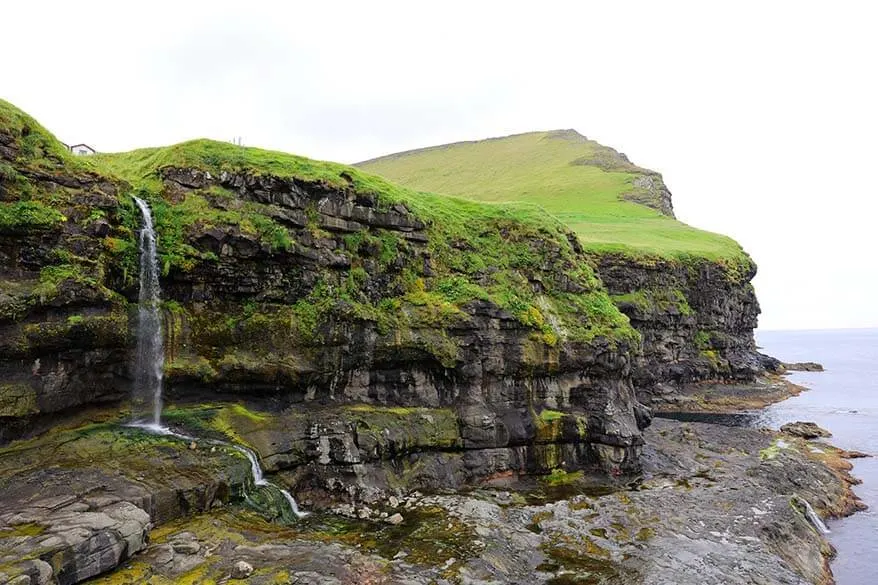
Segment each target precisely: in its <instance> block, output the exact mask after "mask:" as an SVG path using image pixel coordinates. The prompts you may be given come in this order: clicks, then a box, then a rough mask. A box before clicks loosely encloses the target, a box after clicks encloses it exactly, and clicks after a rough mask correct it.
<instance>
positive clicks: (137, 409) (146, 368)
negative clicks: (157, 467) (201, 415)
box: [131, 197, 308, 518]
mask: <svg viewBox="0 0 878 585" xmlns="http://www.w3.org/2000/svg"><path fill="white" fill-rule="evenodd" d="M134 202H135V203H137V207H138V208H139V209H140V214H141V216H142V218H143V219H142V224H141V226H140V295H139V297H138V308H137V357H136V361H135V363H134V391H133V394H132V400H131V402H132V406H131V410H132V419H133V422H132V423H131V426H133V427H138V428H141V429H144V430H146V431H149V432H151V433H156V434H159V435H170V436H173V437H177V438H178V439H183V440H184V441H194V440H196V439H195V437H190V436H189V435H183V434H181V433H177V432H174V431H172V430H171V429H169V428H168V427H163V426H162V424H161V422H162V373H163V370H164V366H165V352H164V347H163V343H162V339H163V338H162V335H163V333H162V314H161V311H160V310H159V301H160V300H161V292H162V290H161V285H160V284H159V259H158V252H157V251H156V233H155V227H154V225H153V221H152V213H151V212H150V210H149V205H147V204H146V202H145V201H143V200H142V199H138V198H137V197H135V198H134ZM150 407H151V408H150ZM150 410H151V411H152V412H151V413H150ZM150 415H151V416H150ZM208 443H213V444H216V445H228V443H225V442H223V441H208ZM231 447H232V448H234V449H236V450H237V451H238V452H240V453H243V454H244V455H245V456H246V457H247V459H248V460H249V461H250V470H251V472H252V473H253V483H254V484H255V485H256V486H257V487H261V486H271V487H273V488H274V489H276V490H279V491H280V493H281V494H283V496H284V498H285V499H286V501H287V503H288V504H289V506H290V510H291V511H292V512H293V514H295V515H296V517H298V518H303V517H305V516H307V515H308V513H307V512H303V511H301V510H299V505H298V504H297V503H296V499H295V498H294V497H293V496H292V494H290V492H288V491H287V490H285V489H283V488H281V487H280V486H278V485H276V484H273V483H271V482H270V481H268V480H267V479H265V476H264V474H263V472H262V467H261V466H260V465H259V458H258V457H257V456H256V453H255V452H254V451H253V450H251V449H248V448H247V447H242V446H240V445H231Z"/></svg>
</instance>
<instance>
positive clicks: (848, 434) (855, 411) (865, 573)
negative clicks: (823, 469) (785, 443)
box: [756, 329, 878, 585]
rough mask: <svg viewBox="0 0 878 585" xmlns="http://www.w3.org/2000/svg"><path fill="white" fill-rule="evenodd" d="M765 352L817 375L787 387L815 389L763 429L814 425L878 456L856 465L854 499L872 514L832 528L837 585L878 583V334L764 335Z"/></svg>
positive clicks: (771, 416)
mask: <svg viewBox="0 0 878 585" xmlns="http://www.w3.org/2000/svg"><path fill="white" fill-rule="evenodd" d="M756 338H757V342H758V343H759V345H760V346H761V347H762V348H763V350H764V352H765V353H767V354H769V355H772V356H774V357H776V358H778V359H781V360H783V361H786V362H797V361H816V362H820V363H821V364H823V365H824V366H825V367H826V371H825V372H820V373H807V372H802V373H795V374H792V375H791V376H790V380H792V381H793V382H795V383H797V384H801V385H803V386H806V387H807V388H810V391H808V392H803V393H802V394H801V395H799V396H796V397H795V398H790V399H789V400H785V401H784V402H781V403H779V404H775V405H774V406H770V407H769V408H767V409H766V410H765V411H763V412H762V413H760V419H761V421H760V422H761V423H762V424H763V425H765V426H770V427H773V428H777V427H779V426H780V425H782V424H783V423H785V422H790V421H795V420H811V421H814V422H816V423H817V424H819V425H820V426H822V427H823V428H825V429H828V430H830V431H831V432H832V435H833V436H832V438H831V439H830V441H831V442H832V443H833V444H834V445H836V446H838V447H842V448H844V449H856V450H858V451H866V452H867V453H871V454H873V455H876V457H874V458H870V459H855V460H853V464H854V475H855V476H856V477H859V478H860V479H862V480H863V484H862V485H860V486H857V487H856V488H855V491H856V492H857V494H858V495H859V496H860V497H861V498H862V499H863V501H865V502H866V503H867V504H868V505H869V506H870V509H869V510H868V511H866V512H860V513H858V514H855V515H854V516H851V517H850V518H845V519H843V520H838V521H834V522H831V523H830V524H829V528H830V529H831V530H832V534H831V535H830V540H831V541H832V543H833V544H834V545H835V546H836V548H837V549H838V558H837V559H836V560H835V561H834V562H833V564H832V570H833V572H834V573H835V578H836V581H837V583H838V585H866V584H870V583H878V329H846V330H835V331H760V332H757V335H756Z"/></svg>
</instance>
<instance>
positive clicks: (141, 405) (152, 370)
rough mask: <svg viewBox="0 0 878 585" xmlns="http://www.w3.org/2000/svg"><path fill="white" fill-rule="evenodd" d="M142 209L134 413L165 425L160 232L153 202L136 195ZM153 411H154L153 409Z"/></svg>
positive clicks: (147, 421)
mask: <svg viewBox="0 0 878 585" xmlns="http://www.w3.org/2000/svg"><path fill="white" fill-rule="evenodd" d="M134 202H135V203H137V207H138V208H140V214H141V216H142V218H143V219H142V223H141V226H140V295H139V297H138V308H137V357H136V361H135V364H134V391H133V396H132V414H133V417H134V419H135V420H136V421H138V422H140V423H142V424H150V425H155V426H156V427H160V426H161V417H162V370H163V369H164V361H165V353H164V348H163V347H162V317H161V311H160V310H159V301H160V300H161V288H160V285H159V261H158V253H157V252H156V233H155V228H154V226H153V221H152V213H151V212H150V209H149V205H147V204H146V202H145V201H143V200H142V199H138V198H137V197H135V198H134ZM150 410H151V412H150Z"/></svg>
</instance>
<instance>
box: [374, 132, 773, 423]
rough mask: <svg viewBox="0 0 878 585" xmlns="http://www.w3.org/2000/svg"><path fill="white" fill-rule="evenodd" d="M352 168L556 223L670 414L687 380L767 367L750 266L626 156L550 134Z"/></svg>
mask: <svg viewBox="0 0 878 585" xmlns="http://www.w3.org/2000/svg"><path fill="white" fill-rule="evenodd" d="M357 166H358V167H360V168H363V169H365V170H369V171H371V172H375V173H378V174H380V175H383V176H385V177H387V178H389V179H390V180H393V181H396V182H399V183H401V184H403V185H407V186H409V187H412V188H415V189H423V190H427V191H434V192H439V193H448V194H451V195H456V196H461V197H467V198H470V199H473V200H479V201H491V202H509V201H519V202H529V203H533V204H538V205H540V206H542V207H543V208H544V209H546V210H547V211H548V212H549V213H551V214H552V215H554V216H556V217H558V218H559V219H560V220H561V221H563V222H564V223H565V225H567V226H568V227H570V228H571V229H572V230H573V231H574V232H575V233H576V235H577V237H578V245H580V246H581V247H582V249H583V251H584V253H585V254H586V256H587V257H588V259H589V263H590V265H591V266H592V268H593V269H594V270H595V273H596V275H597V276H598V278H599V279H600V280H601V282H602V283H603V284H604V285H605V286H606V288H607V290H608V292H609V293H610V295H611V298H612V299H613V301H614V302H615V303H616V305H617V306H618V308H619V310H620V311H621V312H623V313H624V314H625V315H626V316H628V318H629V319H630V322H631V325H632V326H633V327H634V328H635V329H636V330H637V331H638V332H639V333H640V334H641V339H642V344H641V346H640V348H639V349H640V351H639V352H638V355H637V356H636V358H635V361H634V364H633V368H632V375H633V380H634V383H635V385H636V388H637V391H638V396H639V398H640V400H641V401H642V402H644V403H645V404H649V405H651V406H654V407H658V408H668V407H669V408H676V407H677V406H676V405H675V403H674V402H673V400H674V399H676V397H677V396H676V393H677V392H679V391H680V390H681V389H682V388H683V387H685V386H687V385H689V384H692V383H698V382H703V381H719V382H730V381H743V382H751V381H753V380H754V379H755V378H756V377H757V376H759V375H760V374H762V373H765V372H766V371H772V370H774V369H776V367H777V362H776V360H773V359H772V358H768V357H766V356H763V355H761V354H760V353H759V352H758V351H757V349H756V346H755V343H754V339H753V329H754V328H755V327H756V324H757V317H758V314H759V304H758V303H757V301H756V297H755V294H754V292H753V287H752V285H751V284H750V281H751V280H752V278H753V276H755V274H756V265H755V264H754V263H753V261H752V260H751V259H750V257H749V256H748V255H747V254H746V253H745V252H744V251H743V250H742V249H741V247H740V246H739V245H738V244H737V243H736V242H734V241H733V240H731V239H730V238H727V237H725V236H721V235H719V234H714V233H710V232H705V231H702V230H698V229H695V228H692V227H690V226H688V225H686V224H683V223H682V222H680V221H677V220H676V219H675V218H674V214H673V204H672V201H671V194H670V191H669V190H668V189H667V187H666V186H665V184H664V182H663V180H662V177H661V175H659V174H658V173H655V172H653V171H649V170H647V169H643V168H640V167H637V166H636V165H634V164H632V163H631V162H630V161H629V160H628V158H627V157H626V156H625V155H624V154H621V153H618V152H616V151H615V150H613V149H611V148H608V147H606V146H602V145H600V144H598V143H596V142H594V141H592V140H589V139H587V138H586V137H584V136H582V135H580V134H578V133H577V132H575V131H573V130H555V131H550V132H531V133H527V134H519V135H513V136H507V137H504V138H492V139H488V140H482V141H475V142H461V143H455V144H448V145H444V146H437V147H431V148H426V149H421V150H413V151H408V152H402V153H398V154H392V155H389V156H385V157H381V158H378V159H374V160H370V161H366V162H363V163H359V164H358V165H357Z"/></svg>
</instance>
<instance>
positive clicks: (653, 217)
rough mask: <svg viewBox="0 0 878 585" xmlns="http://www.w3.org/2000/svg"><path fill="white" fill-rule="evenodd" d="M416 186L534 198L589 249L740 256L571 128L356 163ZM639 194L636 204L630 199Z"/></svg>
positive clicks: (650, 177) (730, 243) (633, 169)
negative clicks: (664, 204) (665, 207)
mask: <svg viewBox="0 0 878 585" xmlns="http://www.w3.org/2000/svg"><path fill="white" fill-rule="evenodd" d="M356 166H358V167H360V168H362V169H364V170H368V171H369V172H373V173H376V174H379V175H382V176H384V177H387V178H388V179H390V180H391V181H393V182H396V183H400V184H402V185H406V186H408V187H412V188H415V189H419V190H423V191H431V192H436V193H446V194H450V195H458V196H462V197H467V198H470V199H475V200H479V201H491V202H501V201H502V202H511V201H518V202H529V203H535V204H538V205H540V206H542V207H543V208H544V209H546V211H548V212H549V213H551V214H553V215H554V216H556V217H558V218H559V219H560V220H561V221H563V222H564V223H565V224H567V225H568V226H570V227H571V228H572V229H573V230H575V231H576V233H577V234H579V237H580V239H581V240H582V242H583V244H584V245H585V246H586V247H587V248H589V249H592V250H597V251H606V250H612V251H622V252H629V253H636V254H638V255H640V254H644V253H646V254H655V255H658V256H662V257H681V256H688V255H695V256H703V257H707V258H710V259H720V260H732V261H740V260H742V259H745V258H746V256H745V254H744V252H743V250H742V249H741V247H740V246H739V245H738V244H737V243H736V242H735V241H734V240H732V239H731V238H728V237H726V236H722V235H719V234H714V233H711V232H706V231H702V230H698V229H695V228H692V227H690V226H688V225H686V224H684V223H682V222H680V221H677V220H676V219H674V218H673V217H670V216H668V215H665V214H663V213H661V212H660V211H658V210H657V209H655V208H657V207H659V205H658V202H657V195H656V194H655V191H656V189H653V190H652V191H653V192H650V190H648V189H645V188H644V187H643V184H644V183H647V184H650V183H652V184H653V185H655V184H657V185H658V186H659V187H660V189H664V185H663V184H662V183H661V177H659V176H658V175H657V174H656V173H653V172H651V171H647V170H645V169H641V168H639V167H637V166H635V165H633V164H631V163H630V162H628V160H627V159H626V158H625V157H624V156H622V155H620V154H619V153H617V152H616V151H614V150H612V149H610V148H607V147H605V146H602V145H600V144H598V143H596V142H594V141H591V140H588V139H586V138H585V137H584V136H581V135H580V134H578V133H576V132H574V131H572V130H556V131H551V132H531V133H528V134H518V135H514V136H508V137H505V138H493V139H488V140H480V141H476V142H460V143H456V144H449V145H445V146H437V147H433V148H425V149H421V150H413V151H409V152H403V153H399V154H393V155H389V156H385V157H381V158H377V159H373V160H370V161H366V162H362V163H359V164H358V165H356ZM630 199H636V200H638V201H643V202H646V203H647V204H649V205H651V206H649V207H648V206H647V205H642V204H638V203H634V202H632V201H630Z"/></svg>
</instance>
